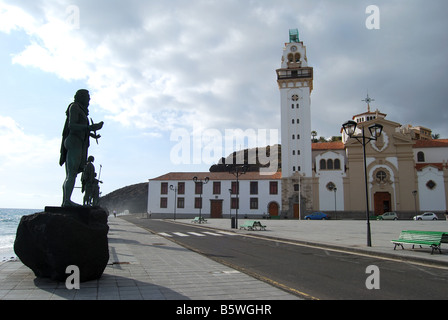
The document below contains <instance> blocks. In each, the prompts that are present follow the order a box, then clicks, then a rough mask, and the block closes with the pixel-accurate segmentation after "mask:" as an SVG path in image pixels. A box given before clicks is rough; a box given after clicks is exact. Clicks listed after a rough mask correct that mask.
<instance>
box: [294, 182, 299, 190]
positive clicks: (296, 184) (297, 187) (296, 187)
mask: <svg viewBox="0 0 448 320" xmlns="http://www.w3.org/2000/svg"><path fill="white" fill-rule="evenodd" d="M294 191H300V185H299V184H298V183H295V184H294Z"/></svg>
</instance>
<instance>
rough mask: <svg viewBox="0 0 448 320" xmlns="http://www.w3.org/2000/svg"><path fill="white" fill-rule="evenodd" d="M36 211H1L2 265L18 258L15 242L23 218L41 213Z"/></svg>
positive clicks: (0, 254) (0, 243) (0, 244)
mask: <svg viewBox="0 0 448 320" xmlns="http://www.w3.org/2000/svg"><path fill="white" fill-rule="evenodd" d="M41 211H42V210H35V209H0V263H2V262H5V261H8V260H14V259H16V258H17V256H16V254H15V253H14V240H15V239H16V232H17V227H18V225H19V222H20V219H21V218H22V217H23V216H26V215H30V214H34V213H36V212H41Z"/></svg>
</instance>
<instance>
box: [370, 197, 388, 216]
mask: <svg viewBox="0 0 448 320" xmlns="http://www.w3.org/2000/svg"><path fill="white" fill-rule="evenodd" d="M374 210H375V215H376V216H379V215H382V214H383V213H386V212H389V211H392V196H391V195H390V193H389V192H376V193H375V196H374Z"/></svg>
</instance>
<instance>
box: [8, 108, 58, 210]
mask: <svg viewBox="0 0 448 320" xmlns="http://www.w3.org/2000/svg"><path fill="white" fill-rule="evenodd" d="M60 143H61V141H60V139H48V138H46V137H44V136H40V135H38V136H36V135H30V134H27V133H26V132H25V131H24V129H23V128H22V127H21V126H20V125H19V124H18V123H17V122H16V121H15V120H14V119H12V118H11V117H5V116H1V115H0V145H1V146H2V147H1V148H0V163H1V164H2V165H1V166H0V173H1V177H2V185H1V186H0V203H3V204H4V205H7V206H9V207H29V205H31V206H33V205H32V204H31V203H27V201H29V202H33V201H36V202H39V201H43V200H48V202H47V203H48V204H50V205H55V204H56V205H57V204H58V203H59V201H60V200H59V198H60V197H61V195H60V193H61V191H60V190H61V186H62V182H63V179H64V177H63V175H64V170H63V168H62V169H61V168H60V167H59V166H58V165H57V164H56V163H57V159H59V149H60ZM55 159H56V161H55ZM11 195H14V196H11ZM25 195H27V196H25ZM14 197H17V198H14Z"/></svg>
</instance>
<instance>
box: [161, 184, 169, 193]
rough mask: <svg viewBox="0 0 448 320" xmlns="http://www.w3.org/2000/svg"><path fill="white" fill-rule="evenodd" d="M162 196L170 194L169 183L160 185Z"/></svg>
mask: <svg viewBox="0 0 448 320" xmlns="http://www.w3.org/2000/svg"><path fill="white" fill-rule="evenodd" d="M160 194H168V182H162V184H161V185H160Z"/></svg>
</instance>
